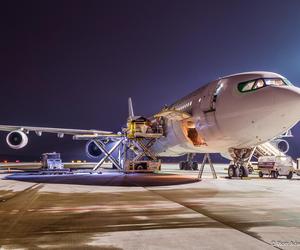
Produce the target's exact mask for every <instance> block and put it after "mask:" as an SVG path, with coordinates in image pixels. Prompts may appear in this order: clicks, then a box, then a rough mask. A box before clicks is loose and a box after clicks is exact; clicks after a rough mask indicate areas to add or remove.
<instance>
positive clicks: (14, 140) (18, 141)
mask: <svg viewBox="0 0 300 250" xmlns="http://www.w3.org/2000/svg"><path fill="white" fill-rule="evenodd" d="M6 142H7V144H8V146H9V147H10V148H13V149H20V148H24V147H25V146H26V145H27V143H28V136H27V135H26V134H25V133H24V132H23V131H20V130H16V131H11V132H10V133H9V134H8V135H7V136H6Z"/></svg>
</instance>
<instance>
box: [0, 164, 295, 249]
mask: <svg viewBox="0 0 300 250" xmlns="http://www.w3.org/2000/svg"><path fill="white" fill-rule="evenodd" d="M224 167H226V166H225V165H217V166H216V168H217V174H218V176H219V178H218V179H212V178H211V175H210V173H209V172H205V174H204V178H203V179H202V180H201V181H197V179H196V177H197V174H198V173H197V172H193V171H179V170H177V166H175V165H163V169H162V172H163V173H162V174H157V175H153V174H152V175H145V174H134V175H127V176H126V175H123V174H118V173H113V172H105V173H103V174H102V175H101V174H99V175H87V174H79V175H69V176H68V175H66V176H32V175H26V174H21V173H17V174H7V173H6V174H0V246H1V248H0V249H139V250H140V249H296V248H297V247H298V248H299V249H300V198H299V195H298V194H299V188H300V178H299V177H297V176H296V175H294V179H292V180H287V179H286V178H284V177H282V178H279V179H277V180H274V179H270V178H263V179H259V178H257V177H256V176H254V177H253V178H249V179H244V180H237V179H235V180H229V179H226V178H224V176H225V171H224Z"/></svg>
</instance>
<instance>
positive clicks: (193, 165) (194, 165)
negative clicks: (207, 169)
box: [179, 153, 198, 170]
mask: <svg viewBox="0 0 300 250" xmlns="http://www.w3.org/2000/svg"><path fill="white" fill-rule="evenodd" d="M194 157H195V154H192V153H189V154H187V159H186V161H181V162H180V163H179V169H180V170H198V162H196V161H193V158H194Z"/></svg>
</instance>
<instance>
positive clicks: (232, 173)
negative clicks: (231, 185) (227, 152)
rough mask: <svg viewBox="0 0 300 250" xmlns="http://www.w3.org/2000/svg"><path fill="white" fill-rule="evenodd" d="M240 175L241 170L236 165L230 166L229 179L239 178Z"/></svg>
mask: <svg viewBox="0 0 300 250" xmlns="http://www.w3.org/2000/svg"><path fill="white" fill-rule="evenodd" d="M239 175H240V170H239V168H237V167H236V166H234V165H230V166H229V167H228V177H229V178H230V179H231V178H232V177H238V176H239Z"/></svg>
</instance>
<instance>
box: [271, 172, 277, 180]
mask: <svg viewBox="0 0 300 250" xmlns="http://www.w3.org/2000/svg"><path fill="white" fill-rule="evenodd" d="M271 177H272V178H274V179H277V178H278V172H277V171H272V172H271Z"/></svg>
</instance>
